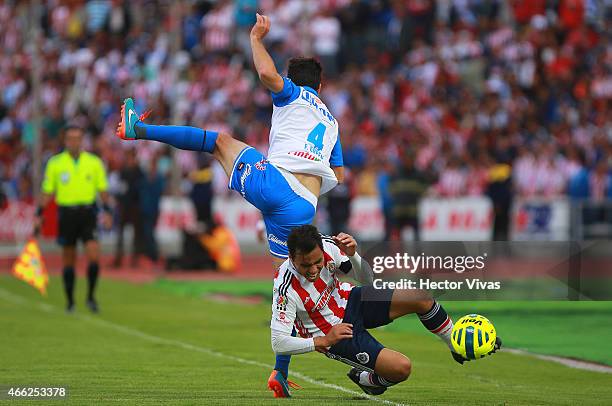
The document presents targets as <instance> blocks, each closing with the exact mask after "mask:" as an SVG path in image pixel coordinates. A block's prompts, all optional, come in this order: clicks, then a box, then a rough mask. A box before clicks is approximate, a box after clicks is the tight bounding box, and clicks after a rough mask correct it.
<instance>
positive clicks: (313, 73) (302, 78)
mask: <svg viewBox="0 0 612 406" xmlns="http://www.w3.org/2000/svg"><path fill="white" fill-rule="evenodd" d="M321 72H323V68H322V67H321V64H320V63H319V61H317V60H316V59H315V58H305V57H303V56H300V57H297V58H291V59H290V60H289V66H288V68H287V77H288V78H289V79H291V81H292V82H293V83H295V84H296V85H298V86H308V87H310V88H312V89H314V90H317V89H319V85H320V84H321Z"/></svg>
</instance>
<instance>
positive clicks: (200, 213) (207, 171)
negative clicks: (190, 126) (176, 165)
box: [189, 154, 213, 229]
mask: <svg viewBox="0 0 612 406" xmlns="http://www.w3.org/2000/svg"><path fill="white" fill-rule="evenodd" d="M210 164H211V158H210V157H209V156H208V155H207V154H201V155H200V156H199V158H198V169H197V170H195V171H192V172H191V173H190V174H189V180H190V181H191V183H192V187H191V193H190V197H191V201H192V202H193V206H194V207H195V209H196V215H197V219H198V222H200V223H203V224H204V225H205V227H206V229H209V228H210V227H212V223H213V221H212V200H213V184H212V181H213V170H212V168H211V166H210Z"/></svg>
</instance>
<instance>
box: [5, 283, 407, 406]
mask: <svg viewBox="0 0 612 406" xmlns="http://www.w3.org/2000/svg"><path fill="white" fill-rule="evenodd" d="M0 297H2V298H4V299H6V300H8V301H11V302H13V303H16V304H25V305H33V306H34V307H35V308H37V309H39V310H42V311H44V312H46V313H60V310H59V309H58V308H57V307H55V306H51V305H49V304H47V303H42V302H37V303H35V304H34V303H31V302H29V301H28V300H26V298H24V297H23V296H20V295H16V294H14V293H11V292H9V291H7V290H5V289H2V288H0ZM74 316H76V317H78V318H80V319H82V320H85V321H87V322H89V323H93V324H97V325H99V326H103V327H107V328H110V329H113V330H116V331H119V332H122V333H124V334H127V335H131V336H134V337H139V338H142V339H143V340H146V341H150V342H153V343H157V344H166V345H172V346H175V347H179V348H183V349H185V350H190V351H196V352H200V353H203V354H207V355H212V356H214V357H218V358H224V359H228V360H231V361H234V362H237V363H239V364H246V365H253V366H257V367H261V368H266V369H268V370H271V369H273V368H274V367H273V366H272V365H269V364H265V363H263V362H259V361H253V360H250V359H246V358H242V357H236V356H234V355H228V354H225V353H222V352H218V351H215V350H211V349H210V348H206V347H200V346H197V345H193V344H189V343H185V342H182V341H178V340H173V339H168V338H162V337H158V336H154V335H151V334H147V333H143V332H142V331H139V330H135V329H133V328H130V327H126V326H123V325H121V324H116V323H113V322H110V321H107V320H103V319H99V318H95V317H91V316H88V315H80V314H75V315H74ZM291 374H292V375H294V376H296V377H297V378H299V379H302V380H304V381H306V382H308V383H311V384H313V385H318V386H322V387H325V388H329V389H334V390H337V391H339V392H344V393H347V394H349V395H354V396H359V397H361V398H367V399H369V400H372V401H375V402H379V403H383V404H387V405H396V406H400V405H404V404H403V403H396V402H392V401H389V400H385V399H380V398H376V397H374V396H370V395H366V394H364V393H361V392H357V391H354V390H351V389H347V388H344V387H342V386H338V385H334V384H332V383H326V382H322V381H318V380H316V379H314V378H311V377H309V376H308V375H304V374H302V373H299V372H295V371H291Z"/></svg>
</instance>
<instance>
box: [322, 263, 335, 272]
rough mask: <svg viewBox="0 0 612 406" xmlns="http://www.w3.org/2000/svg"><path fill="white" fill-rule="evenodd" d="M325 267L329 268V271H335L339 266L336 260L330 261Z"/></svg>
mask: <svg viewBox="0 0 612 406" xmlns="http://www.w3.org/2000/svg"><path fill="white" fill-rule="evenodd" d="M325 267H326V268H327V269H328V270H329V272H334V271H335V270H336V268H338V267H337V266H336V263H335V262H334V261H329V262H328V263H327V264H325Z"/></svg>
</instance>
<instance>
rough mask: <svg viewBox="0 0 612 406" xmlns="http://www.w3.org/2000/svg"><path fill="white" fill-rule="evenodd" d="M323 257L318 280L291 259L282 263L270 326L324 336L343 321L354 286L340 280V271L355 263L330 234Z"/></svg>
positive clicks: (275, 284) (285, 330)
mask: <svg viewBox="0 0 612 406" xmlns="http://www.w3.org/2000/svg"><path fill="white" fill-rule="evenodd" d="M323 256H324V266H323V269H322V270H321V272H320V274H319V277H318V278H317V280H316V281H315V282H310V281H308V280H307V279H306V278H304V277H303V276H302V275H300V274H299V273H298V271H297V270H296V269H295V267H294V266H293V264H292V263H291V260H290V259H287V260H286V261H285V262H284V263H283V264H282V265H281V267H280V268H279V270H278V273H277V275H276V276H275V278H274V296H273V301H272V321H271V323H270V328H272V329H273V330H277V331H280V332H283V333H287V334H291V330H292V329H293V327H294V326H295V329H296V331H297V332H298V334H299V335H300V336H301V337H303V338H308V337H318V336H323V335H325V334H327V332H328V331H329V330H330V329H331V327H332V326H334V325H336V324H339V323H341V322H342V319H343V317H344V311H345V309H346V305H347V303H348V298H349V294H350V293H351V290H352V289H353V285H352V284H350V283H348V282H340V281H339V280H338V277H337V275H336V274H337V272H342V273H344V274H346V273H348V272H349V271H350V270H351V269H352V264H351V262H350V261H349V259H348V257H347V256H345V255H344V254H343V253H342V252H341V251H340V249H339V248H338V247H337V246H336V244H335V243H334V242H333V241H332V240H331V239H328V238H326V237H323Z"/></svg>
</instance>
